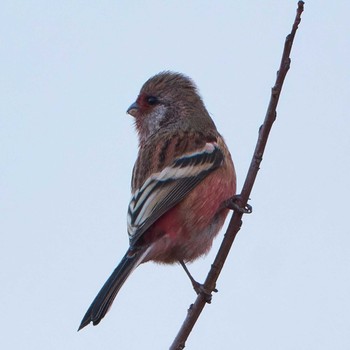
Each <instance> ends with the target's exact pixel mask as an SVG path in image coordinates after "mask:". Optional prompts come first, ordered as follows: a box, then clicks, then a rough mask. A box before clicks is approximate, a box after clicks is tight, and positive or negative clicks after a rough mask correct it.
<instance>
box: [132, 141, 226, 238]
mask: <svg viewBox="0 0 350 350" xmlns="http://www.w3.org/2000/svg"><path fill="white" fill-rule="evenodd" d="M223 158H224V156H223V153H222V151H221V150H220V149H219V148H218V146H217V144H216V143H207V144H206V145H205V147H204V148H203V149H201V150H199V151H196V152H194V153H191V154H186V155H185V156H183V157H180V158H177V159H176V160H175V161H174V162H173V163H172V164H171V165H169V166H167V167H166V168H164V169H163V170H162V171H161V172H159V173H156V174H153V175H152V176H150V177H149V178H148V179H147V180H146V181H145V182H144V184H143V185H142V186H141V188H139V189H138V190H136V191H135V193H134V194H133V197H132V198H131V201H130V204H129V209H128V233H129V238H130V244H131V245H135V243H136V242H137V240H138V239H139V238H140V236H141V235H142V234H143V233H144V232H145V231H146V230H147V229H148V228H149V227H150V226H151V225H152V224H153V223H154V222H155V221H156V220H157V219H158V218H160V217H161V216H162V215H163V214H164V213H166V212H167V211H168V210H169V209H171V208H172V207H174V206H175V205H176V204H178V203H179V202H180V201H181V200H182V199H183V198H184V197H185V196H186V195H187V194H188V193H189V192H190V191H191V190H193V189H194V188H195V187H196V186H197V185H198V184H199V183H200V182H201V181H202V180H203V179H204V178H205V177H206V176H208V175H209V174H210V173H211V172H212V171H214V170H215V169H217V168H218V167H220V166H221V165H222V162H223Z"/></svg>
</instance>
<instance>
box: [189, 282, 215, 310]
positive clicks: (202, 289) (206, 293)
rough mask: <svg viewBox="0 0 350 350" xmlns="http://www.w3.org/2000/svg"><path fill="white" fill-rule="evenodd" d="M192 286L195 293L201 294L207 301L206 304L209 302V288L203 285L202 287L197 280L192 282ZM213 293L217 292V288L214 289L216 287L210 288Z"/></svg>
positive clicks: (210, 296) (210, 294)
mask: <svg viewBox="0 0 350 350" xmlns="http://www.w3.org/2000/svg"><path fill="white" fill-rule="evenodd" d="M192 286H193V289H194V290H195V292H196V293H197V295H202V296H203V298H204V300H205V301H206V302H207V303H208V304H210V303H211V299H212V296H213V295H212V292H211V291H210V290H208V289H206V288H205V287H204V284H201V283H199V282H197V281H193V282H192ZM212 291H213V292H214V293H217V292H218V290H217V289H216V288H214V289H213V290H212Z"/></svg>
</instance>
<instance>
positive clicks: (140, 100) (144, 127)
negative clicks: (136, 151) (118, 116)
mask: <svg viewBox="0 0 350 350" xmlns="http://www.w3.org/2000/svg"><path fill="white" fill-rule="evenodd" d="M127 113H129V114H130V115H132V116H133V117H134V118H135V124H136V129H137V131H138V133H139V137H140V141H141V142H142V141H143V140H146V139H148V138H149V137H150V136H152V135H153V134H155V133H157V132H158V131H159V130H160V129H162V130H165V129H166V130H169V131H174V130H178V129H179V128H181V129H182V130H183V131H185V130H195V131H202V130H201V129H207V128H211V129H212V128H213V127H214V128H215V125H214V123H213V121H212V120H211V118H210V116H209V114H208V112H207V110H206V109H205V106H204V104H203V101H202V99H201V97H200V96H199V94H198V91H197V88H196V86H195V84H194V83H193V81H192V80H191V79H190V78H188V77H187V76H185V75H183V74H180V73H174V72H169V71H166V72H161V73H159V74H157V75H155V76H153V77H152V78H150V79H149V80H147V81H146V83H145V84H144V85H143V86H142V88H141V91H140V93H139V95H138V97H137V100H136V101H135V102H134V103H133V104H132V105H131V106H130V107H129V108H128V110H127Z"/></svg>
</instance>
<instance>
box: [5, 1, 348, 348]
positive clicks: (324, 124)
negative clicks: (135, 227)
mask: <svg viewBox="0 0 350 350" xmlns="http://www.w3.org/2000/svg"><path fill="white" fill-rule="evenodd" d="M296 3H297V1H290V0H288V1H287V0H284V1H281V0H265V1H257V0H252V1H217V2H214V1H87V0H84V1H55V2H54V1H15V0H11V1H2V2H1V5H0V28H1V29H0V30H1V32H0V81H1V84H0V156H1V170H0V179H1V197H0V206H1V212H0V215H1V221H0V225H1V226H0V230H1V235H0V264H1V269H0V281H1V288H0V300H1V303H0V312H1V319H0V329H1V337H0V348H1V349H28V350H32V349H33V350H34V349H52V350H56V349H66V350H72V349H85V350H88V349H105V350H108V349H113V350H115V349H131V350H133V349H140V348H142V349H167V348H168V347H169V345H170V344H171V342H172V340H173V338H174V337H175V335H176V334H177V331H178V329H179V327H180V325H181V324H182V321H183V319H184V317H185V315H186V310H187V308H188V306H189V305H190V303H191V302H193V301H194V299H195V294H194V292H193V290H192V288H191V285H190V283H189V281H188V280H187V277H186V276H185V274H184V273H183V271H182V270H181V268H180V267H178V266H170V267H169V266H157V265H154V264H152V263H149V264H146V265H143V266H140V267H139V268H138V269H137V270H136V271H135V273H134V274H133V275H132V277H131V278H130V279H129V280H128V281H127V283H126V284H125V286H124V287H123V289H122V290H121V292H120V294H119V295H118V297H117V299H116V300H115V302H114V304H113V307H112V309H111V311H110V312H109V313H108V315H107V316H106V317H105V319H104V320H103V321H102V322H101V324H100V325H99V326H98V327H92V326H89V327H87V328H85V329H84V330H83V331H81V332H79V333H77V332H76V330H77V328H78V326H79V323H80V321H81V318H82V317H83V315H84V313H85V312H86V309H87V307H88V306H89V305H90V303H91V301H92V300H93V298H94V297H95V295H96V293H97V292H98V291H99V289H100V287H101V286H102V284H103V283H104V282H105V280H106V278H107V277H108V276H109V274H110V273H111V272H112V270H113V269H114V267H115V265H116V264H117V263H118V261H119V259H120V258H121V257H122V255H123V254H124V253H125V250H126V248H127V246H128V238H127V234H126V209H127V205H128V202H129V198H130V188H129V186H130V176H131V171H132V166H133V163H134V160H135V158H136V154H137V137H136V133H135V131H134V128H133V120H132V117H130V116H128V115H126V113H125V111H126V109H127V108H128V106H129V105H130V104H131V103H132V102H134V100H135V98H136V96H137V94H138V91H139V89H140V87H141V85H142V84H143V83H144V82H145V80H146V79H148V78H149V77H150V76H152V75H153V74H156V73H158V72H159V71H162V70H174V71H179V72H183V73H185V74H187V75H189V76H190V77H192V78H193V79H194V81H195V82H196V83H197V85H198V87H199V89H200V92H201V95H202V96H203V98H204V101H205V104H206V106H207V108H208V110H209V111H210V113H211V115H212V116H213V119H214V120H215V122H216V124H217V127H218V129H219V130H220V131H221V133H222V134H223V135H224V137H225V139H226V141H227V144H228V146H229V148H230V150H231V152H232V157H233V159H234V161H235V165H236V169H237V175H238V188H239V189H240V188H241V186H242V183H243V181H244V177H245V174H246V172H247V169H248V166H249V163H250V159H251V156H252V152H253V149H254V146H255V142H256V138H257V132H258V128H259V126H260V124H261V123H262V121H263V118H264V115H265V111H266V107H267V104H268V101H269V96H270V88H271V87H272V85H273V83H274V79H275V75H276V70H277V68H278V65H279V61H280V57H281V52H282V48H283V43H284V38H285V36H286V35H287V34H288V33H289V32H290V29H291V25H292V22H293V19H294V16H295V9H296ZM349 12H350V3H349V2H348V1H345V0H344V1H342V0H337V1H336V2H333V3H330V2H329V1H323V0H322V1H321V0H319V1H307V2H306V5H305V13H304V14H303V17H302V18H303V19H302V23H301V26H300V29H299V31H298V32H297V36H296V40H295V44H294V47H293V51H292V65H291V70H290V71H289V73H288V75H287V79H286V83H285V86H284V88H283V92H282V95H281V99H280V104H279V106H278V118H277V121H276V123H275V125H274V127H273V129H272V133H271V136H270V139H269V142H268V146H267V149H266V154H265V157H264V160H263V162H262V164H261V170H260V172H259V174H258V178H257V181H256V183H255V187H254V189H253V192H252V195H251V204H252V206H253V210H254V211H253V214H252V215H249V216H245V217H244V223H243V227H242V229H241V231H240V233H239V235H238V236H237V239H236V241H235V243H234V246H233V249H232V251H231V254H230V256H229V259H228V261H227V263H226V265H225V267H224V270H223V273H222V275H221V276H220V279H219V281H218V284H217V287H218V289H219V293H218V294H215V295H214V297H213V302H212V304H211V305H210V306H208V307H206V308H205V310H204V312H203V314H202V316H201V317H200V319H199V322H198V323H197V324H196V326H195V329H194V331H193V333H192V334H191V336H190V338H189V340H188V342H187V346H186V349H187V348H188V349H196V350H199V349H244V350H255V349H260V350H265V349H266V350H270V349H284V350H289V349H290V350H292V349H293V350H295V349H298V350H303V349H305V350H306V349H319V350H322V349H337V350H340V349H349V346H350V332H349V327H350V278H349V276H350V229H349V210H348V208H349V196H350V186H349V185H350V180H349V168H350V156H349V153H350V137H349V131H350V121H349V112H348V110H349V98H350V96H349V93H350V86H349V85H350V84H349V83H350V76H349V75H350V74H349V62H350V39H349V38H350V37H349V33H350V24H349V18H348V17H349V16H348V14H349ZM221 239H222V234H221V235H220V236H219V238H218V239H217V240H216V241H215V245H214V248H213V250H212V251H211V253H210V254H209V256H207V257H206V258H205V259H200V260H199V261H198V262H196V263H194V264H192V265H191V266H190V268H191V271H192V272H193V274H194V276H196V278H197V279H198V280H200V281H201V280H203V279H204V277H205V276H206V273H207V271H208V269H209V266H210V264H211V262H212V260H213V258H214V256H215V253H216V250H217V248H218V244H219V243H220V241H221Z"/></svg>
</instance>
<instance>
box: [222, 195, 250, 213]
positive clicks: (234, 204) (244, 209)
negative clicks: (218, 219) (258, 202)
mask: <svg viewBox="0 0 350 350" xmlns="http://www.w3.org/2000/svg"><path fill="white" fill-rule="evenodd" d="M226 207H227V208H229V209H231V210H235V211H237V212H239V213H242V214H250V213H251V212H252V211H253V208H252V206H251V205H249V204H248V203H247V204H246V205H244V206H242V200H241V195H240V194H236V195H235V196H233V197H231V198H230V199H228V200H227V201H226Z"/></svg>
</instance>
